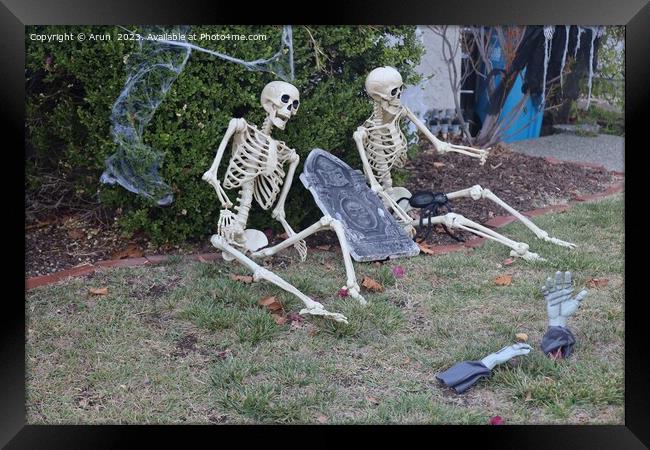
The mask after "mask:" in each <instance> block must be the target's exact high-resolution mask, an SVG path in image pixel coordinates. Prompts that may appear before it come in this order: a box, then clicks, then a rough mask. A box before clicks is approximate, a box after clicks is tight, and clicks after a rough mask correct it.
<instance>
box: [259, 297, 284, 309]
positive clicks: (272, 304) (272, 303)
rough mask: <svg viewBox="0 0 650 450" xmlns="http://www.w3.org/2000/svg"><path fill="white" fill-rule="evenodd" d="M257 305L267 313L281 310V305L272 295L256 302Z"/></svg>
mask: <svg viewBox="0 0 650 450" xmlns="http://www.w3.org/2000/svg"><path fill="white" fill-rule="evenodd" d="M257 304H258V305H260V306H264V307H266V309H268V310H269V311H281V310H282V303H280V301H279V300H278V299H277V298H276V297H275V296H273V295H270V296H268V297H264V298H262V299H260V300H258V302H257Z"/></svg>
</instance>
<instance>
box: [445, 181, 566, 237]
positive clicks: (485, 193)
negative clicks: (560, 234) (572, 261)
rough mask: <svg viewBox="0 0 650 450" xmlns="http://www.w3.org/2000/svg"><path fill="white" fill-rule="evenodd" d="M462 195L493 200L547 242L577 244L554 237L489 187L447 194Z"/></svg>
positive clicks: (448, 196) (451, 197)
mask: <svg viewBox="0 0 650 450" xmlns="http://www.w3.org/2000/svg"><path fill="white" fill-rule="evenodd" d="M461 197H471V198H472V199H473V200H479V199H481V198H487V199H488V200H491V201H492V202H494V203H496V204H497V205H499V206H501V207H502V208H503V209H505V210H506V211H508V212H509V213H510V214H512V215H513V216H515V217H516V218H517V219H519V220H520V221H521V222H522V223H523V224H524V225H525V226H526V227H527V228H528V229H530V230H531V231H532V232H533V233H535V236H537V237H538V238H539V239H542V240H544V241H547V242H551V243H553V244H556V245H559V246H562V247H568V248H574V247H575V246H576V245H575V244H572V243H570V242H566V241H562V240H560V239H557V238H554V237H550V236H549V235H548V233H547V232H546V231H544V230H542V229H541V228H539V227H538V226H537V225H535V224H534V223H533V222H531V221H530V219H528V218H527V217H526V216H524V215H523V214H521V213H520V212H518V211H517V210H515V209H514V208H513V207H511V206H510V205H508V204H507V203H506V202H504V201H503V200H501V199H500V198H499V197H497V196H496V195H494V193H492V191H490V190H489V189H483V188H482V187H481V186H479V185H478V184H477V185H474V186H472V187H471V188H467V189H463V190H460V191H456V192H452V193H450V194H447V198H449V200H452V199H454V198H461Z"/></svg>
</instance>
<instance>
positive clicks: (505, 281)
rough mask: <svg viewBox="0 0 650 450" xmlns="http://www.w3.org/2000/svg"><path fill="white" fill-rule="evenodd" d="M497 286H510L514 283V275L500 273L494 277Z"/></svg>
mask: <svg viewBox="0 0 650 450" xmlns="http://www.w3.org/2000/svg"><path fill="white" fill-rule="evenodd" d="M494 284H496V285H497V286H510V285H511V284H512V275H499V276H498V277H496V278H495V279H494Z"/></svg>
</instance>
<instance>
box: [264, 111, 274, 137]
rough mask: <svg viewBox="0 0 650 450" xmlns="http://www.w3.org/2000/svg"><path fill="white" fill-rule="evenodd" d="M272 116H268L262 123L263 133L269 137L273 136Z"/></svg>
mask: <svg viewBox="0 0 650 450" xmlns="http://www.w3.org/2000/svg"><path fill="white" fill-rule="evenodd" d="M272 125H273V124H272V123H271V116H269V115H267V116H266V118H265V119H264V122H262V133H264V134H266V135H267V136H269V137H270V136H271V127H272Z"/></svg>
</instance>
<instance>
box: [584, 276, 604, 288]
mask: <svg viewBox="0 0 650 450" xmlns="http://www.w3.org/2000/svg"><path fill="white" fill-rule="evenodd" d="M608 284H609V280H608V279H607V278H589V279H588V280H587V286H588V287H590V288H598V287H605V286H607V285H608Z"/></svg>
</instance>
